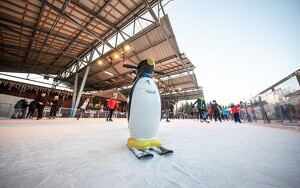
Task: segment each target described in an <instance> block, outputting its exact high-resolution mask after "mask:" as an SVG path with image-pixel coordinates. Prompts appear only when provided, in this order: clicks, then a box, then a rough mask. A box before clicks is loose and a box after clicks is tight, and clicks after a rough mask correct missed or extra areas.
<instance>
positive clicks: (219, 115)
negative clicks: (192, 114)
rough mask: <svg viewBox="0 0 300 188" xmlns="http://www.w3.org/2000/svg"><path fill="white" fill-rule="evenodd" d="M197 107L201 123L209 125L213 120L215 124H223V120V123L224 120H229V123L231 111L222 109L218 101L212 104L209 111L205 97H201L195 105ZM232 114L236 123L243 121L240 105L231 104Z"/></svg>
mask: <svg viewBox="0 0 300 188" xmlns="http://www.w3.org/2000/svg"><path fill="white" fill-rule="evenodd" d="M195 105H196V107H197V109H198V112H199V116H200V117H199V118H200V121H201V122H203V121H204V122H207V123H209V120H208V118H209V119H210V120H212V118H214V120H215V122H216V121H219V122H222V119H223V121H224V120H227V121H228V114H229V111H228V110H227V109H224V108H222V107H221V106H220V105H219V104H218V103H217V101H216V100H213V102H212V103H210V107H209V109H207V105H206V102H205V100H204V97H203V96H200V97H199V98H198V99H197V100H196V101H195V102H194V104H193V106H195ZM230 108H231V113H232V115H233V117H234V121H235V122H236V123H237V122H239V123H241V120H240V117H239V108H240V105H239V104H238V105H234V104H233V103H231V106H230Z"/></svg>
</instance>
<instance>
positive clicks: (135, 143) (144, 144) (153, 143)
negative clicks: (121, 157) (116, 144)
mask: <svg viewBox="0 0 300 188" xmlns="http://www.w3.org/2000/svg"><path fill="white" fill-rule="evenodd" d="M161 145H162V144H161V141H160V140H159V139H154V140H136V139H133V138H129V139H128V140H127V146H128V147H129V148H136V149H138V150H145V149H148V148H150V147H161Z"/></svg>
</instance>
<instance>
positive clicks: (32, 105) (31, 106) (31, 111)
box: [26, 100, 36, 119]
mask: <svg viewBox="0 0 300 188" xmlns="http://www.w3.org/2000/svg"><path fill="white" fill-rule="evenodd" d="M35 109H36V101H35V100H33V101H31V102H30V103H29V107H28V113H27V117H26V118H27V119H32V116H33V114H34V112H35Z"/></svg>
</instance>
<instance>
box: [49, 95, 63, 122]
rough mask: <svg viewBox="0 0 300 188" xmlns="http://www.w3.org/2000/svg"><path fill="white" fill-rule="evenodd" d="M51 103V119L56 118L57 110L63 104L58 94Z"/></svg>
mask: <svg viewBox="0 0 300 188" xmlns="http://www.w3.org/2000/svg"><path fill="white" fill-rule="evenodd" d="M50 105H51V109H50V115H49V118H48V119H51V118H53V119H55V117H56V112H57V111H58V109H59V107H60V105H61V104H60V100H59V97H58V95H55V96H54V98H53V100H52V101H51V102H50Z"/></svg>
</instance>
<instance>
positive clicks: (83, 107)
mask: <svg viewBox="0 0 300 188" xmlns="http://www.w3.org/2000/svg"><path fill="white" fill-rule="evenodd" d="M89 102H90V98H86V99H85V100H84V102H83V104H82V105H81V106H80V114H79V115H78V117H77V120H79V118H80V117H81V116H83V114H84V112H85V110H86V107H87V105H88V104H89Z"/></svg>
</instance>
